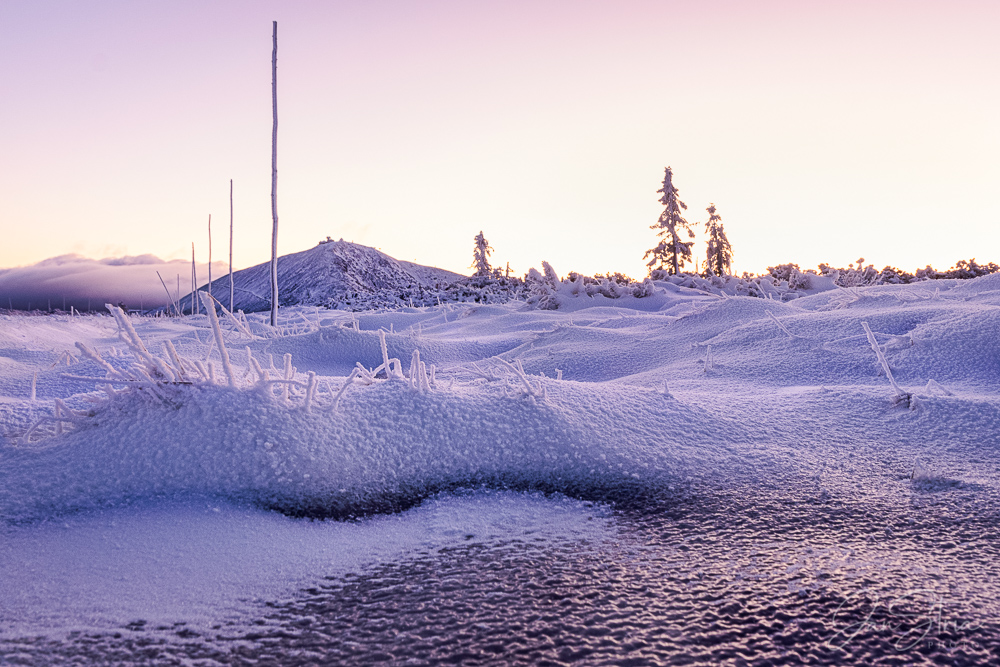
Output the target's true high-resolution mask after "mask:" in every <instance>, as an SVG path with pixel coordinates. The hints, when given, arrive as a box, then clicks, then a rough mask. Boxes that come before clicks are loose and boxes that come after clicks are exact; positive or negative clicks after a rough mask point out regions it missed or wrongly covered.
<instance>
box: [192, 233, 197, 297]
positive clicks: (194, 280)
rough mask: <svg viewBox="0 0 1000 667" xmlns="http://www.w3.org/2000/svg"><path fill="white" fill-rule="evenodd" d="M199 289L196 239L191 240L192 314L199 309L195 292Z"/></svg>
mask: <svg viewBox="0 0 1000 667" xmlns="http://www.w3.org/2000/svg"><path fill="white" fill-rule="evenodd" d="M197 289H198V269H196V268H195V267H194V241H192V242H191V314H192V315H194V314H195V313H196V312H197V311H196V310H195V305H194V293H195V290H197Z"/></svg>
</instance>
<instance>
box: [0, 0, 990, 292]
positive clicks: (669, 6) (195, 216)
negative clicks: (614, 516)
mask: <svg viewBox="0 0 1000 667" xmlns="http://www.w3.org/2000/svg"><path fill="white" fill-rule="evenodd" d="M272 20H277V21H278V28H279V36H278V38H279V52H278V56H279V60H278V66H279V73H278V87H279V120H280V129H279V149H278V150H279V173H280V179H279V193H278V208H279V215H280V219H281V227H280V236H279V251H280V252H281V253H282V254H285V253H289V252H296V251H299V250H304V249H306V248H309V247H311V246H313V245H315V243H316V242H317V241H319V240H320V239H322V238H325V237H326V236H327V235H329V236H332V237H333V238H334V239H337V238H340V237H343V238H345V239H346V240H349V241H355V242H358V243H364V244H367V245H372V246H375V247H378V248H381V249H382V250H383V251H385V252H387V253H388V254H390V255H392V256H394V257H397V258H399V259H404V260H411V261H418V262H421V263H424V264H431V265H436V266H440V267H442V268H447V269H451V270H454V271H461V272H464V273H469V272H470V270H469V268H468V266H469V264H470V262H471V255H472V247H473V242H472V239H473V236H474V235H475V234H476V233H477V232H479V231H480V230H483V231H484V232H485V235H486V237H487V239H489V241H490V243H491V244H492V246H493V247H494V249H495V252H494V255H493V259H494V262H495V263H496V264H500V265H503V264H504V263H506V262H508V261H509V262H510V264H511V267H512V269H513V270H514V271H515V272H517V273H519V274H523V273H524V272H525V271H527V269H528V268H529V267H531V266H539V265H540V262H541V260H548V261H549V262H551V263H552V264H553V266H555V268H556V269H557V270H558V271H559V272H560V273H562V274H565V273H567V272H569V271H570V270H576V271H580V272H584V273H594V272H605V271H622V272H625V273H628V274H630V275H632V276H633V277H641V276H643V275H645V267H644V262H643V260H642V256H643V253H644V252H645V250H646V249H647V248H650V247H652V246H653V245H655V238H654V232H653V231H651V230H650V229H649V225H651V224H653V223H655V221H656V218H657V216H658V215H659V212H660V210H661V207H660V205H659V204H658V202H657V199H658V195H657V194H656V190H657V189H658V187H659V185H660V181H661V180H662V177H663V168H664V167H665V166H667V165H670V166H672V167H673V170H674V183H675V185H676V186H677V187H678V188H679V190H680V196H681V199H682V200H683V201H685V202H686V203H687V204H688V219H689V220H692V221H697V222H702V221H704V220H705V219H706V218H707V214H706V213H705V207H707V206H708V205H709V204H710V203H713V202H714V203H715V204H716V206H717V207H718V210H719V213H720V214H721V215H722V218H723V222H724V223H725V225H726V230H727V232H728V234H729V238H730V240H731V242H732V244H733V247H734V249H735V251H736V262H735V265H736V268H737V270H739V271H743V270H749V271H755V272H756V271H761V270H763V269H764V268H765V267H766V266H768V265H771V264H776V263H779V262H798V263H799V264H800V265H802V266H803V267H804V268H805V267H814V266H815V265H816V264H817V263H818V262H828V263H832V264H836V265H841V266H843V265H846V264H847V263H849V262H852V261H854V260H856V259H857V258H858V257H859V256H864V257H865V258H866V260H867V261H868V262H871V263H874V264H876V265H877V266H878V267H879V268H881V267H882V266H884V265H886V264H893V265H896V266H899V267H900V268H904V269H907V270H913V269H914V268H916V267H918V266H923V265H925V264H928V263H932V264H934V265H935V266H937V267H938V268H947V267H949V266H951V265H952V264H953V263H954V262H955V261H956V260H958V259H963V258H968V257H973V256H975V257H976V258H978V259H979V260H981V261H989V260H992V261H998V262H1000V252H998V250H1000V244H998V242H1000V224H998V223H1000V200H998V197H997V196H996V194H997V190H998V188H997V185H998V184H1000V159H998V151H1000V123H998V122H997V119H998V118H1000V86H998V85H997V84H996V76H997V72H998V71H1000V40H997V39H996V32H997V29H998V28H1000V3H998V2H996V1H995V0H982V1H975V2H973V1H968V0H950V1H947V2H944V1H940V2H939V1H921V0H908V1H895V0H879V1H878V2H872V1H870V0H869V1H865V2H854V1H837V0H825V1H822V2H820V1H816V2H814V1H810V0H797V1H787V2H785V1H774V2H767V1H755V2H738V1H713V0H699V1H685V2H670V1H664V0H659V1H652V0H618V1H615V2H611V1H603V2H597V1H589V0H572V1H571V0H562V1H546V0H528V1H520V0H513V1H512V0H503V1H502V2H501V1H497V2H493V1H490V0H485V1H477V2H469V1H464V0H463V1H457V0H456V1H452V0H445V1H436V0H420V1H415V0H414V1H409V2H399V1H389V0H366V1H364V2H361V1H352V2H335V1H327V2H307V1H297V2H263V1H261V2H249V1H244V0H240V1H239V2H236V1H233V2H203V1H202V0H198V1H197V2H194V1H187V0H181V1H178V0H171V1H169V2H166V1H164V2H135V1H134V0H128V1H125V2H109V1H104V2H86V1H79V0H76V1H72V2H51V1H45V0H33V1H32V2H13V1H11V2H3V3H0V25H2V26H3V29H4V45H3V48H2V53H3V57H2V58H0V89H2V94H0V98H2V101H0V128H2V129H0V137H2V139H0V153H2V161H0V216H2V217H0V226H2V237H3V240H2V241H0V267H10V266H18V265H26V264H30V263H33V262H36V261H39V260H42V259H44V258H47V257H52V256H55V255H61V254H64V253H79V254H82V255H86V256H89V257H94V258H99V257H106V256H118V255H139V254H144V253H152V254H155V255H158V256H159V257H162V258H164V259H179V258H180V259H182V258H185V257H189V256H190V243H191V242H192V241H194V242H195V243H196V244H197V246H198V252H199V255H200V256H199V259H204V258H205V255H201V253H206V254H207V252H206V250H207V241H206V236H207V234H206V229H205V227H206V225H205V223H206V220H207V218H208V215H209V214H212V217H213V222H214V225H213V229H214V231H215V235H214V252H215V254H214V256H213V259H225V257H224V255H225V253H226V245H227V243H228V229H227V227H228V218H229V179H230V178H232V179H233V180H234V182H235V220H236V242H235V261H234V264H235V265H236V267H237V268H242V267H245V266H249V265H252V264H256V263H259V262H262V261H265V260H267V258H268V257H269V253H270V228H271V218H270V199H269V198H270V141H271V98H270V78H271V73H270V58H271V21H272ZM696 251H697V253H698V255H699V256H701V255H703V253H704V246H703V245H702V244H699V245H698V246H696Z"/></svg>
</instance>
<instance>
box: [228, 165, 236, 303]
mask: <svg viewBox="0 0 1000 667" xmlns="http://www.w3.org/2000/svg"><path fill="white" fill-rule="evenodd" d="M234 291H235V290H234V288H233V179H231V178H230V179H229V312H231V313H232V312H235V311H234V310H233V292H234Z"/></svg>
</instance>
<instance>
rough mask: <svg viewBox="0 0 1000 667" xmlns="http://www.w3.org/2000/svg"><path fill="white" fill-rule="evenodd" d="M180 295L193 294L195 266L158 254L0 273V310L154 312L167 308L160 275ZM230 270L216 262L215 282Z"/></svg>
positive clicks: (201, 279)
mask: <svg viewBox="0 0 1000 667" xmlns="http://www.w3.org/2000/svg"><path fill="white" fill-rule="evenodd" d="M196 268H197V272H198V285H199V286H203V285H205V284H207V282H208V265H207V264H204V263H203V264H197V265H196ZM157 271H159V273H160V275H161V276H163V281H164V282H165V283H166V284H167V288H168V289H169V290H170V295H171V297H175V296H177V288H178V276H179V277H180V296H182V297H183V296H184V295H185V294H187V293H188V292H190V291H191V264H190V262H186V261H184V260H172V261H164V260H162V259H160V258H159V257H156V256H155V255H135V256H126V257H107V258H105V259H89V258H87V257H82V256H81V255H60V256H58V257H52V258H50V259H45V260H42V261H41V262H38V263H37V264H32V265H30V266H20V267H16V268H12V269H0V308H15V309H18V310H57V309H58V310H69V307H70V306H73V307H74V308H76V309H77V310H80V311H87V310H103V309H104V304H105V303H114V304H118V303H122V304H124V305H126V306H127V307H129V308H156V307H159V306H165V305H167V303H168V299H167V294H166V292H165V291H164V289H163V285H162V284H160V279H159V278H158V277H157V275H156V273H157ZM228 271H229V268H228V266H227V265H226V263H225V262H213V263H212V278H218V277H221V276H223V275H225V274H226V273H227V272H228Z"/></svg>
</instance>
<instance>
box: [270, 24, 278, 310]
mask: <svg viewBox="0 0 1000 667" xmlns="http://www.w3.org/2000/svg"><path fill="white" fill-rule="evenodd" d="M271 115H272V117H273V119H274V122H273V124H272V126H271V220H272V221H273V226H272V228H271V326H272V327H275V326H278V22H277V21H274V23H273V32H272V34H271Z"/></svg>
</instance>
